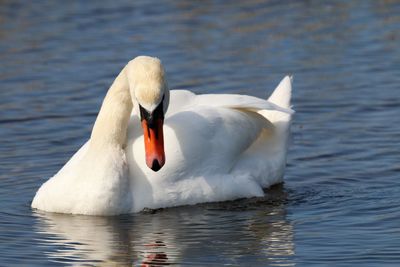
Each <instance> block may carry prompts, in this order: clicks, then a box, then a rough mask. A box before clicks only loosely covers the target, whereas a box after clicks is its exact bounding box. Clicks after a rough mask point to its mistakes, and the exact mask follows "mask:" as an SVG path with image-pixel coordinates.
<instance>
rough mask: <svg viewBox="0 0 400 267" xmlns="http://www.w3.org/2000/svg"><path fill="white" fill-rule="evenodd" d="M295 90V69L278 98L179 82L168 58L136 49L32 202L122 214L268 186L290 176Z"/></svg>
mask: <svg viewBox="0 0 400 267" xmlns="http://www.w3.org/2000/svg"><path fill="white" fill-rule="evenodd" d="M290 97H291V79H290V78H289V77H285V78H284V79H283V80H282V81H281V83H280V84H279V86H278V87H277V88H276V89H275V91H274V92H273V94H272V95H271V97H270V98H269V101H267V100H263V99H260V98H256V97H252V96H244V95H229V94H221V95H215V94H207V95H195V94H193V93H191V92H189V91H185V90H172V91H171V92H170V91H169V89H168V86H167V83H166V78H165V74H164V69H163V67H162V65H161V62H160V60H159V59H157V58H151V57H146V56H140V57H137V58H135V59H133V60H131V61H130V62H129V63H128V64H127V65H126V67H125V68H124V69H123V70H122V71H121V73H120V74H119V75H118V77H117V78H116V80H115V81H114V83H113V84H112V86H111V88H110V89H109V91H108V93H107V95H106V97H105V99H104V101H103V104H102V107H101V109H100V112H99V114H98V116H97V119H96V122H95V124H94V127H93V130H92V134H91V137H90V139H89V141H87V142H86V144H85V145H83V146H82V147H81V148H80V149H79V151H78V152H76V153H75V155H74V156H73V157H72V158H71V159H70V160H69V161H68V162H67V163H66V164H65V166H64V167H63V168H62V169H61V170H60V171H59V172H58V173H57V174H56V175H55V176H53V177H52V178H50V179H49V180H48V181H47V182H45V183H44V184H43V185H42V186H41V187H40V188H39V190H38V192H37V193H36V196H35V197H34V199H33V201H32V207H33V208H37V209H40V210H44V211H49V212H61V213H74V214H88V215H116V214H122V213H131V212H138V211H140V210H142V209H143V208H160V207H170V206H178V205H188V204H196V203H200V202H211V201H224V200H232V199H237V198H242V197H253V196H262V195H263V190H262V189H263V188H266V187H268V186H270V185H272V184H275V183H279V182H281V181H282V177H283V171H284V167H285V164H286V149H287V139H288V138H287V137H288V131H289V126H290V121H291V113H292V110H291V109H290ZM169 102H170V103H169ZM168 106H169V110H168V113H166V111H167V108H168ZM165 113H166V116H165V119H164V114H165ZM140 125H142V127H140ZM164 140H165V146H164ZM143 144H144V145H143ZM164 151H165V153H164ZM164 164H165V165H164Z"/></svg>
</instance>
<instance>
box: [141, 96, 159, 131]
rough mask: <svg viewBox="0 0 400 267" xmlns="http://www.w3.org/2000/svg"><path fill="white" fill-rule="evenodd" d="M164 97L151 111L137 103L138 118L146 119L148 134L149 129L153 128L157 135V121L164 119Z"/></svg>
mask: <svg viewBox="0 0 400 267" xmlns="http://www.w3.org/2000/svg"><path fill="white" fill-rule="evenodd" d="M163 102H164V97H163V98H162V101H161V102H160V104H158V106H157V107H156V108H155V109H154V110H153V112H149V111H147V110H146V109H145V108H143V107H142V106H141V105H140V104H139V109H140V120H141V121H143V120H144V121H146V124H147V127H148V134H150V132H149V129H155V130H156V135H157V136H158V132H157V121H163V120H164V108H163Z"/></svg>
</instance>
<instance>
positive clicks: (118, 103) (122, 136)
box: [90, 67, 132, 147]
mask: <svg viewBox="0 0 400 267" xmlns="http://www.w3.org/2000/svg"><path fill="white" fill-rule="evenodd" d="M125 72H126V67H125V68H124V69H122V71H121V73H120V74H119V75H118V77H117V78H116V79H115V81H114V83H113V84H112V85H111V87H110V89H109V90H108V92H107V95H106V97H105V98H104V100H103V104H102V106H101V109H100V111H99V114H98V115H97V119H96V122H95V123H94V126H93V130H92V134H91V137H90V140H91V141H90V144H91V146H95V147H102V146H104V145H116V146H119V147H123V146H124V145H125V142H126V134H127V127H128V122H129V118H130V114H131V112H132V100H131V95H130V93H129V83H128V79H127V76H126V73H125Z"/></svg>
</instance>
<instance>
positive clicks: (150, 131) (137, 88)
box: [126, 56, 169, 171]
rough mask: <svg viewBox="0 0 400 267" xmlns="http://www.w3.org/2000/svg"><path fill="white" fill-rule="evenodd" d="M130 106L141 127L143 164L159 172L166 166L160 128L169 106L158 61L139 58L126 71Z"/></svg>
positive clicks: (167, 94) (151, 58) (164, 79)
mask: <svg viewBox="0 0 400 267" xmlns="http://www.w3.org/2000/svg"><path fill="white" fill-rule="evenodd" d="M126 71H127V77H128V81H129V90H130V94H131V97H132V102H133V106H134V108H135V109H136V113H137V114H139V116H140V120H141V122H142V127H143V136H144V147H145V153H146V164H147V166H148V167H149V168H151V169H152V170H153V171H158V170H160V169H161V167H162V166H163V165H164V164H165V153H164V136H163V124H164V114H165V112H166V111H167V108H168V104H169V90H168V85H167V82H166V77H165V72H164V68H163V66H162V64H161V61H160V60H159V59H158V58H154V57H147V56H139V57H136V58H135V59H133V60H131V61H130V62H129V63H128V65H127V68H126Z"/></svg>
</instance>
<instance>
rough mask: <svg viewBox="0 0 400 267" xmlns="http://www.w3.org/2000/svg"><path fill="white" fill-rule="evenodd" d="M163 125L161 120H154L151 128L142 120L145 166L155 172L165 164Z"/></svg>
mask: <svg viewBox="0 0 400 267" xmlns="http://www.w3.org/2000/svg"><path fill="white" fill-rule="evenodd" d="M163 124H164V120H163V119H161V118H158V119H155V121H154V123H153V125H151V126H149V124H148V122H147V121H146V120H145V119H144V120H142V127H143V138H144V150H145V153H146V164H147V166H148V167H149V168H150V169H152V170H153V171H155V172H156V171H159V170H160V169H161V167H162V166H164V164H165V153H164V134H163Z"/></svg>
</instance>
